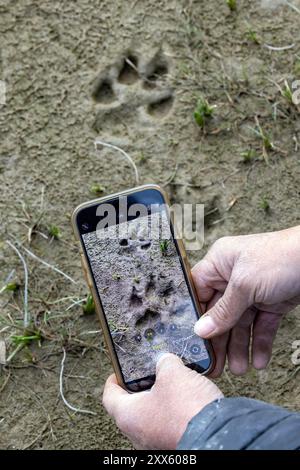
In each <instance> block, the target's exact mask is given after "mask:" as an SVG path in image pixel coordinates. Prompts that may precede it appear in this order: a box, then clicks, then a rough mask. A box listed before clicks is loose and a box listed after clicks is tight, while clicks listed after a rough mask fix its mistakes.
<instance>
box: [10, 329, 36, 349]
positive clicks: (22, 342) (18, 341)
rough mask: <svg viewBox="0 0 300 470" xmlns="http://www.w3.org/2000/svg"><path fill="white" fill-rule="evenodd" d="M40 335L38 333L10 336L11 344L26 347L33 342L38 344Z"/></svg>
mask: <svg viewBox="0 0 300 470" xmlns="http://www.w3.org/2000/svg"><path fill="white" fill-rule="evenodd" d="M41 339H42V335H41V333H40V332H39V331H32V332H30V331H29V332H25V333H24V334H23V335H13V336H11V340H12V343H13V344H14V345H15V346H28V344H30V343H32V342H33V341H38V342H40V341H41Z"/></svg>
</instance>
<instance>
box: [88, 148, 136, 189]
mask: <svg viewBox="0 0 300 470" xmlns="http://www.w3.org/2000/svg"><path fill="white" fill-rule="evenodd" d="M98 145H102V146H103V147H107V148H110V149H113V150H117V151H118V152H120V153H121V154H122V155H123V156H124V157H125V158H126V160H127V161H128V162H129V163H130V165H131V166H132V168H133V170H134V174H135V181H136V183H139V172H138V169H137V166H136V164H135V163H134V161H133V160H132V158H131V157H130V155H128V153H126V152H125V150H123V149H121V148H120V147H117V145H112V144H109V143H108V142H103V141H102V140H99V139H96V140H95V149H96V150H98V148H97V146H98Z"/></svg>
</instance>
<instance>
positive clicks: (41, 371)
mask: <svg viewBox="0 0 300 470" xmlns="http://www.w3.org/2000/svg"><path fill="white" fill-rule="evenodd" d="M290 4H292V5H293V6H294V7H296V9H295V8H292V7H291V6H290V5H287V4H286V2H285V1H283V0H276V1H275V0H256V1H254V0H251V1H250V0H247V1H246V0H244V1H243V0H237V5H238V7H237V11H236V12H230V11H229V9H228V7H227V5H226V2H225V0H224V1H220V0H211V1H209V2H208V1H201V0H198V1H183V0H181V1H178V0H176V1H175V0H168V1H165V2H164V1H159V0H150V1H148V0H147V1H144V0H140V1H139V0H134V1H132V0H131V1H126V2H124V1H120V0H115V1H114V2H108V1H105V0H104V1H96V0H93V1H87V0H81V1H80V2H76V1H71V2H70V1H68V2H67V1H50V0H47V1H40V2H34V1H33V0H19V1H8V0H2V1H1V4H0V31H1V42H0V47H1V65H0V79H1V80H2V81H5V83H6V88H7V89H6V105H1V108H0V122H1V143H0V146H1V155H0V183H1V198H0V200H1V254H0V257H1V286H3V285H5V283H6V282H7V277H8V275H9V274H10V273H11V271H12V270H13V269H15V272H13V274H12V279H11V281H16V282H17V283H19V284H20V289H19V291H18V292H16V293H12V292H4V293H2V294H1V299H0V301H1V311H0V319H1V326H0V331H1V333H0V334H1V341H3V340H5V344H6V349H7V357H9V355H11V354H12V353H13V352H15V351H16V347H18V345H19V344H20V339H19V340H17V339H16V338H15V339H13V335H22V334H23V333H24V328H23V326H22V320H23V291H24V273H23V269H22V264H21V262H20V259H19V258H18V257H17V255H16V253H15V252H14V251H13V249H12V248H11V247H10V246H9V245H8V244H7V243H6V242H5V240H8V239H9V240H11V242H12V243H14V244H15V245H16V244H17V243H18V242H20V243H22V247H21V248H20V250H21V251H22V253H23V254H24V255H25V251H24V248H23V247H25V248H29V249H30V250H31V251H32V252H33V253H35V254H36V255H37V256H39V257H40V258H42V259H43V260H45V261H47V262H48V263H50V264H51V265H54V266H56V267H58V268H59V269H61V270H62V271H63V272H64V273H66V274H68V275H69V276H71V277H72V279H73V280H74V281H75V283H74V282H72V281H71V280H69V279H67V278H66V277H64V276H63V275H61V274H59V273H58V272H55V271H53V270H52V269H49V268H47V267H46V266H45V265H42V264H41V263H40V262H39V261H37V260H36V259H33V258H32V257H30V256H29V255H28V254H27V255H25V256H26V261H27V264H28V269H29V291H28V294H29V313H30V315H31V320H32V325H33V326H31V330H34V332H33V335H32V336H35V337H36V338H39V337H42V339H41V340H40V341H39V340H38V339H33V340H32V341H31V343H30V344H28V345H27V346H26V347H24V348H23V349H22V350H18V351H17V352H16V353H15V355H14V357H13V358H12V359H10V361H9V364H8V365H7V366H5V367H3V366H2V368H1V377H0V392H1V397H0V447H1V448H9V449H16V448H18V449H24V448H35V449H40V448H41V449H50V448H57V449H60V448H76V449H77V448H84V449H91V448H98V449H112V448H120V449H121V448H122V449H124V448H128V447H129V446H130V444H129V443H128V441H127V440H126V438H124V437H123V436H122V435H121V434H120V433H119V432H118V431H117V430H116V427H115V425H114V424H113V422H112V421H111V420H110V419H109V418H108V416H107V414H106V412H105V411H104V410H103V408H102V407H101V404H100V397H101V390H102V387H103V384H104V381H105V378H106V377H107V376H108V374H109V373H110V372H111V367H110V363H109V360H108V358H107V353H106V351H105V348H104V345H103V342H102V336H101V333H100V332H99V326H98V323H97V319H96V317H95V315H84V314H83V311H82V304H81V303H76V302H78V301H81V300H82V299H83V298H85V297H86V295H87V288H86V286H85V283H84V280H83V276H82V272H81V267H80V260H79V256H78V249H77V247H76V244H75V242H74V239H73V235H72V230H71V226H70V214H71V212H72V210H73V208H74V207H75V206H76V205H77V204H79V203H81V202H83V201H86V200H88V199H91V198H93V197H95V192H96V193H103V194H108V193H111V192H116V191H118V190H122V189H125V188H128V187H131V186H133V185H134V184H135V178H134V174H133V172H132V169H131V167H130V166H128V164H127V162H126V160H125V159H122V157H121V156H120V155H118V154H116V153H115V152H111V151H110V150H108V149H103V150H98V151H97V152H96V151H95V149H94V140H95V138H96V137H99V138H100V139H102V140H105V141H108V142H110V143H113V144H117V145H120V146H121V147H122V148H124V149H125V150H126V151H128V152H129V153H130V155H131V156H132V158H133V160H134V161H135V163H136V165H137V167H138V171H139V176H140V182H141V183H147V182H156V183H159V184H164V185H165V188H166V190H167V191H168V193H169V195H170V197H171V199H172V201H176V202H179V203H182V202H198V203H205V205H206V213H207V217H206V227H205V230H206V233H205V235H206V237H205V246H204V247H203V249H202V250H201V251H200V252H192V253H190V259H191V262H192V263H194V262H196V261H197V260H198V259H199V258H201V256H202V255H203V254H204V253H205V252H206V250H207V248H208V247H209V245H210V244H211V243H212V242H213V241H214V240H216V239H217V238H218V237H220V236H222V235H226V234H231V235H233V234H243V233H250V232H260V231H266V230H277V229H280V228H283V227H287V226H291V225H295V224H299V222H300V214H299V209H298V203H299V195H300V192H299V176H300V171H299V165H300V157H299V145H300V144H299V142H300V124H299V110H298V109H297V108H296V106H295V105H294V104H293V103H292V102H291V100H290V99H289V98H288V96H287V94H286V93H283V94H284V95H285V96H283V94H282V93H281V91H280V87H281V89H282V90H283V89H284V87H285V85H284V80H288V83H289V84H290V85H291V83H292V82H293V81H295V80H296V79H298V80H299V79H300V51H299V22H300V14H299V9H300V2H299V0H291V2H290ZM270 46H272V47H275V48H280V50H276V49H275V50H274V49H272V48H270ZM282 47H284V49H282ZM124 57H125V58H127V59H128V61H127V62H125V63H124V60H123V59H124ZM130 64H131V65H130ZM128 65H129V66H128ZM199 96H203V97H205V98H206V99H207V100H208V102H209V104H210V105H211V106H216V107H215V108H214V112H213V116H212V117H211V118H209V119H207V122H206V124H205V126H204V129H201V128H199V127H198V126H197V125H196V123H195V121H194V118H193V112H194V109H195V105H196V102H197V99H198V98H199ZM255 119H256V120H255ZM258 126H261V135H260V137H259V136H258V135H257V133H255V132H254V130H253V128H255V127H256V130H258ZM262 132H263V133H264V135H265V137H267V138H262ZM263 147H265V148H263ZM53 226H54V227H53ZM57 228H59V229H60V231H61V237H60V238H59V239H58V240H57V239H55V238H53V235H57V230H55V229H57ZM299 337H300V325H299V311H298V319H297V317H296V314H295V313H294V314H291V315H289V316H288V317H287V318H286V319H285V320H284V322H283V324H282V326H281V328H280V331H279V334H278V336H277V340H276V345H275V351H274V356H273V359H272V362H271V364H270V366H269V368H268V370H267V371H264V372H259V373H258V372H255V371H252V370H251V371H249V373H248V374H247V376H246V377H243V378H236V377H234V376H232V375H231V374H230V373H229V372H227V373H225V374H224V376H223V378H222V379H221V380H220V381H219V382H220V386H221V387H222V389H223V391H224V393H225V394H228V395H233V394H234V395H245V396H250V397H256V398H258V399H265V400H268V401H270V402H272V403H276V404H279V405H284V406H287V407H288V408H290V409H297V410H299V409H300V401H299V375H298V376H297V371H298V369H296V367H295V366H294V365H293V364H292V362H291V354H292V351H293V349H292V342H293V341H294V340H297V339H300V338H299ZM18 341H19V343H18ZM2 344H3V343H2ZM21 344H22V342H21ZM63 348H65V350H66V361H65V369H64V374H63V385H64V392H65V395H66V398H67V399H68V401H69V402H71V403H72V404H73V405H74V406H76V407H80V408H85V409H88V410H92V411H94V412H96V413H97V414H96V416H95V415H88V414H81V413H73V412H71V411H70V410H69V409H68V408H66V407H65V405H64V404H63V402H62V400H61V397H60V394H59V374H60V370H61V361H62V358H63Z"/></svg>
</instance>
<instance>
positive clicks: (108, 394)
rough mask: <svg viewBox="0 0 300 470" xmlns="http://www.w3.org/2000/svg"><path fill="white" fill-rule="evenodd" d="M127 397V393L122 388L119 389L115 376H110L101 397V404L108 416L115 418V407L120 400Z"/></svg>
mask: <svg viewBox="0 0 300 470" xmlns="http://www.w3.org/2000/svg"><path fill="white" fill-rule="evenodd" d="M127 396H129V393H128V392H126V390H124V388H122V387H120V385H119V384H118V382H117V378H116V375H115V374H112V375H110V376H109V377H108V379H107V381H106V383H105V386H104V391H103V397H102V404H103V406H104V408H105V409H106V410H107V412H108V414H110V415H111V416H115V415H116V413H117V407H118V406H119V405H120V403H121V401H122V399H124V397H127Z"/></svg>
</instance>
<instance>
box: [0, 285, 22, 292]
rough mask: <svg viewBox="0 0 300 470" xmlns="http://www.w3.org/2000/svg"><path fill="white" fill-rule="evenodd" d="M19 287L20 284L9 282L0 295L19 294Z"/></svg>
mask: <svg viewBox="0 0 300 470" xmlns="http://www.w3.org/2000/svg"><path fill="white" fill-rule="evenodd" d="M19 287H20V286H19V284H17V283H16V282H8V283H7V284H6V285H5V286H3V287H2V289H1V290H0V294H2V292H17V290H18V289H19Z"/></svg>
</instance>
